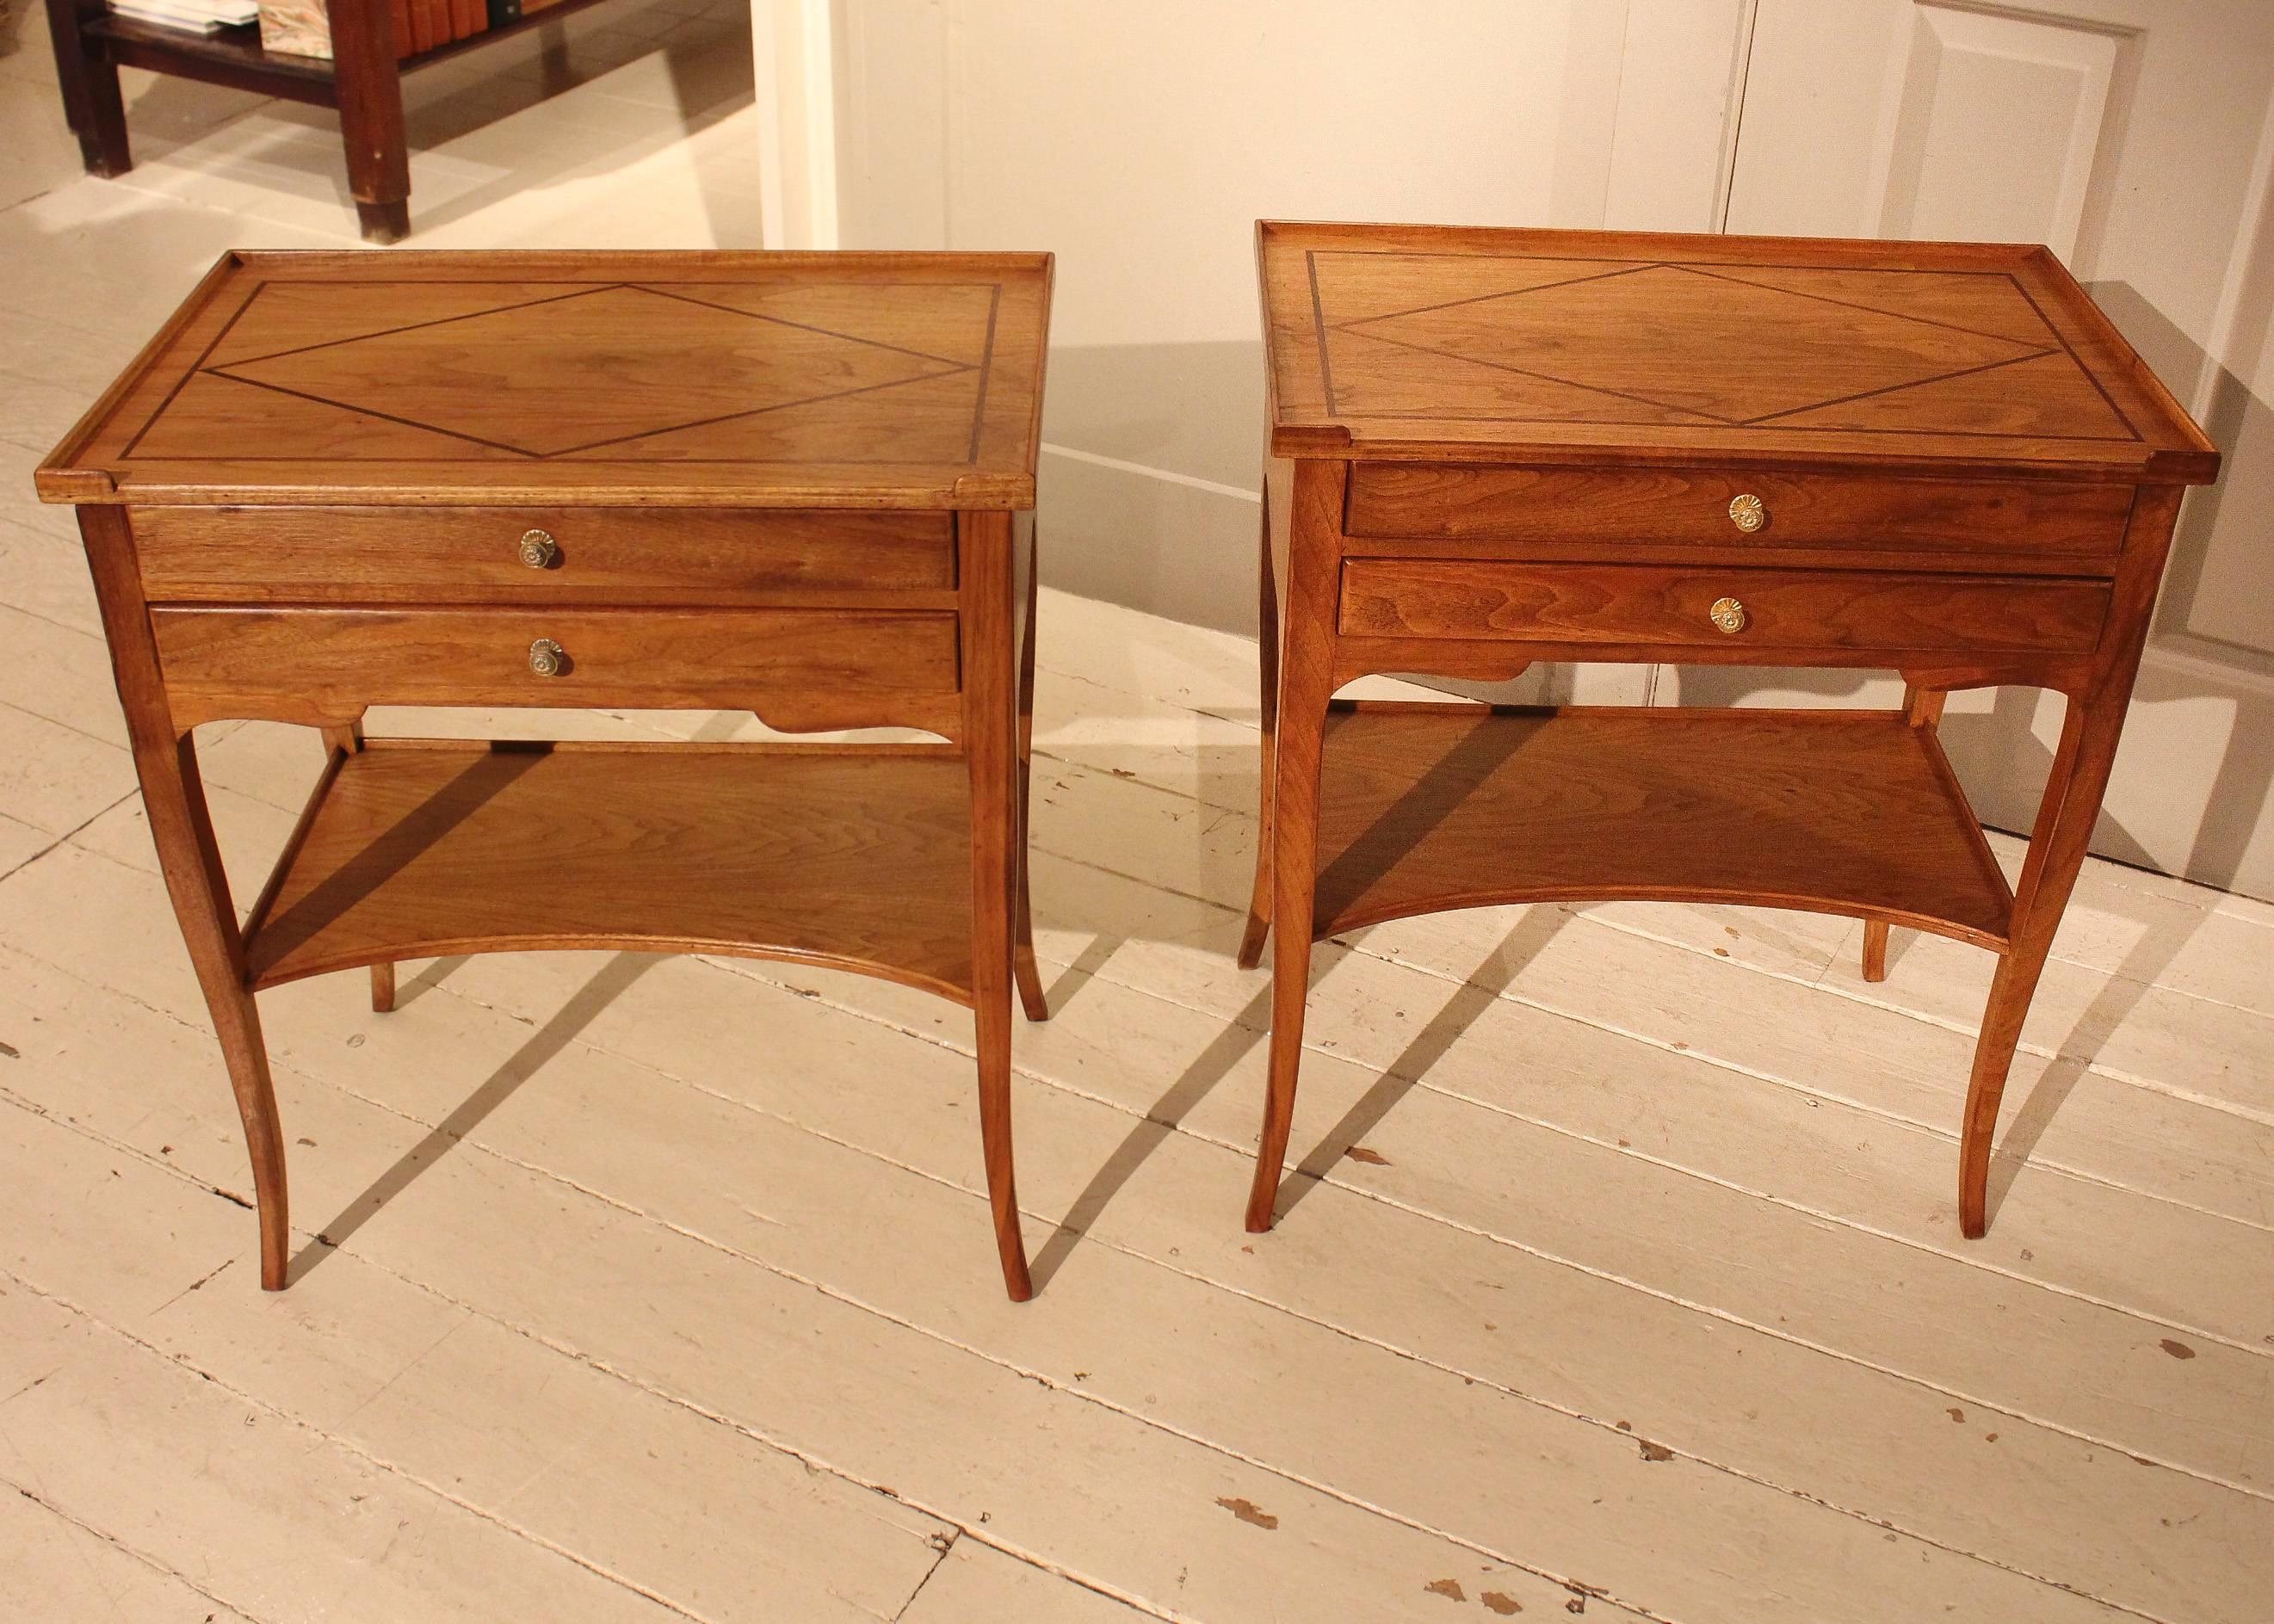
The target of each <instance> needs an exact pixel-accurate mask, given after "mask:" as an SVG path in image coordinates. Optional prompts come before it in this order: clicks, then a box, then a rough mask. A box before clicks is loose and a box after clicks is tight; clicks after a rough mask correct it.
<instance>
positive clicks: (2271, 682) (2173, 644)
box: [2140, 632, 2274, 699]
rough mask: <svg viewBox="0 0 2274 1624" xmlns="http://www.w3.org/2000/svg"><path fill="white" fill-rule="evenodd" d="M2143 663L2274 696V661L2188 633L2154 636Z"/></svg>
mask: <svg viewBox="0 0 2274 1624" xmlns="http://www.w3.org/2000/svg"><path fill="white" fill-rule="evenodd" d="M2140 664H2141V665H2143V666H2152V667H2153V668H2155V669H2156V670H2157V671H2167V672H2170V673H2173V674H2174V675H2178V676H2184V677H2187V679H2189V680H2192V681H2195V682H2201V683H2203V684H2205V685H2207V686H2208V687H2210V688H2213V689H2214V690H2216V689H2219V688H2228V689H2238V688H2239V689H2240V690H2242V691H2243V692H2245V693H2248V694H2255V695H2259V696H2260V697H2262V698H2265V699H2274V661H2270V660H2269V659H2268V658H2267V657H2266V656H2264V655H2262V654H2258V653H2257V652H2256V651H2255V650H2250V649H2238V648H2234V647H2232V646H2230V645H2229V644H2226V643H2210V642H2207V641H2206V640H2204V639H2202V638H2199V637H2195V636H2191V635H2188V634H2187V633H2185V632H2181V633H2177V634H2174V635H2168V636H2150V638H2149V639H2148V646H2147V647H2146V648H2145V649H2144V650H2142V651H2141V655H2140Z"/></svg>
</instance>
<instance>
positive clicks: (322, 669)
mask: <svg viewBox="0 0 2274 1624" xmlns="http://www.w3.org/2000/svg"><path fill="white" fill-rule="evenodd" d="M150 620H151V624H152V627H153V628H154V631H155V633H156V636H157V643H158V658H159V663H160V665H161V666H162V669H163V671H164V673H165V680H166V695H167V699H168V701H169V703H170V704H171V706H172V708H173V711H174V715H175V718H176V720H177V722H179V723H184V724H187V723H190V722H195V721H203V720H215V719H219V718H231V717H269V718H276V719H279V720H285V721H295V720H307V719H318V718H333V717H338V716H342V715H352V714H354V713H356V712H357V711H360V710H361V709H362V708H363V707H364V706H365V705H384V704H423V705H544V706H559V707H563V708H576V709H593V708H605V707H612V706H624V707H635V708H636V707H652V708H670V707H682V708H689V707H691V708H703V709H708V708H712V707H717V708H719V709H743V708H755V707H754V700H755V698H756V697H757V696H759V695H784V696H796V695H812V696H817V697H820V698H824V699H827V698H829V697H831V696H842V695H848V694H849V695H880V696H889V695H902V696H922V695H953V694H954V693H955V692H956V688H957V680H956V672H957V655H956V617H955V616H954V615H953V613H933V612H928V611H909V612H901V613H892V612H883V611H879V612H873V613H872V612H868V611H844V610H819V609H550V610H521V609H420V610H410V609H404V610H395V609H307V608H292V609H265V608H244V607H231V608H218V607H217V608H211V609H206V608H188V607H159V608H154V609H153V610H152V611H151V614H150ZM541 644H549V645H552V647H553V648H557V649H558V650H559V652H558V653H557V654H553V653H551V652H550V650H543V649H541V648H540V645H541ZM872 709H873V710H874V713H875V714H877V715H878V716H880V717H885V718H888V719H900V713H898V712H895V711H893V710H892V707H889V706H885V707H881V708H872ZM864 714H865V713H864ZM829 725H841V726H851V725H853V724H851V723H842V724H829ZM916 725H919V726H921V725H922V724H921V723H919V724H916Z"/></svg>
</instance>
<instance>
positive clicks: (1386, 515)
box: [1346, 462, 2132, 573]
mask: <svg viewBox="0 0 2274 1624" xmlns="http://www.w3.org/2000/svg"><path fill="white" fill-rule="evenodd" d="M1747 497H1751V498H1752V499H1753V500H1752V501H1751V502H1750V503H1748V502H1746V501H1745V500H1743V499H1745V498H1747ZM1732 504H1736V514H1737V515H1738V516H1737V517H1733V516H1732ZM2131 511H2132V487H2131V486H2130V485H2059V484H2047V483H2041V482H2032V481H2025V480H2014V481H2011V482H2008V483H2005V484H1980V483H1973V482H1968V481H1962V480H1953V479H1875V478H1851V477H1841V476H1837V475H1828V474H1826V475H1818V474H1747V473H1736V472H1729V471H1725V470H1712V469H1666V470H1607V471H1596V470H1582V469H1528V468H1465V467H1459V466H1452V465H1435V464H1429V463H1418V462H1361V463H1359V464H1357V465H1356V466H1354V467H1353V468H1352V470H1351V477H1350V509H1349V514H1348V517H1347V521H1346V528H1347V530H1348V531H1349V533H1350V534H1351V535H1352V536H1366V537H1385V538H1390V537H1417V538H1442V539H1447V540H1477V541H1498V542H1507V543H1510V544H1514V545H1523V544H1525V543H1539V544H1550V545H1553V544H1557V543H1594V542H1629V543H1638V544H1645V545H1647V544H1653V543H1655V544H1671V545H1712V546H1716V547H1742V548H1747V549H1751V548H1756V547H1758V548H1764V549H1767V548H1777V547H1787V548H1821V547H1839V548H1853V549H1856V550H1858V551H1863V552H1888V553H1951V554H1954V555H1958V556H1955V557H1954V559H1953V563H1954V564H1960V563H1961V562H1962V555H1964V554H1966V553H1991V554H1996V553H2019V554H2050V555H2055V556H2059V557H2061V558H2071V559H2076V560H2101V561H2103V562H2106V561H2110V560H2114V558H2115V557H2116V555H2117V553H2118V552H2119V551H2120V549H2121V547H2122V545H2123V540H2124V525H2125V521H2126V520H2127V517H2128V516H2129V515H2130V514H2131ZM1754 517H1757V518H1758V524H1757V525H1756V526H1755V528H1752V529H1750V530H1749V529H1746V528H1744V527H1743V524H1741V523H1740V522H1739V521H1740V518H1747V519H1748V520H1750V519H1751V518H1754ZM1937 567H1938V568H1939V567H1940V565H1939V563H1938V565H1937ZM2079 573H2089V568H2080V570H2079Z"/></svg>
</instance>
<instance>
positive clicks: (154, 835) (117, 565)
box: [79, 506, 291, 1291]
mask: <svg viewBox="0 0 2274 1624" xmlns="http://www.w3.org/2000/svg"><path fill="white" fill-rule="evenodd" d="M79 534H80V535H81V537H83V538H85V540H86V543H87V568H88V569H89V570H90V571H91V572H92V574H93V575H94V589H95V598H96V601H97V603H98V604H99V605H100V607H101V610H102V625H103V630H104V631H105V632H106V633H107V634H108V635H109V640H110V659H111V669H112V672H113V674H114V675H116V677H117V681H118V702H119V704H120V706H121V707H122V708H123V709H124V711H125V714H126V732H127V737H128V739H129V741H130V742H131V743H132V747H133V751H134V771H135V773H136V776H137V777H138V778H139V779H140V780H141V785H142V806H143V810H144V812H145V813H146V814H147V816H148V817H149V820H150V837H151V839H152V841H153V843H154V845H155V846H157V849H158V866H159V868H161V870H162V871H163V873H164V875H165V877H166V891H167V894H168V895H169V896H170V897H171V898H173V904H174V915H175V917H176V918H177V920H179V921H180V922H181V927H182V936H183V939H184V941H185V942H186V943H187V944H189V949H190V961H191V964H192V966H193V967H194V968H195V969H196V971H197V977H198V986H199V988H200V990H201V991H203V992H204V994H205V998H206V1007H207V1009H208V1010H209V1011H212V1014H213V1022H214V1034H215V1036H216V1037H218V1038H219V1039H220V1040H221V1050H222V1060H223V1061H224V1062H225V1063H226V1064H227V1065H228V1067H229V1080H230V1087H231V1088H232V1089H233V1090H234V1091H235V1092H236V1094H237V1116H239V1118H240V1119H241V1120H242V1121H243V1122H244V1124H245V1152H246V1154H247V1156H248V1157H249V1158H250V1160H251V1162H252V1192H253V1198H254V1200H255V1202H256V1204H257V1206H258V1208H259V1211H260V1284H261V1286H262V1288H263V1289H267V1290H269V1291H281V1290H282V1289H284V1267H285V1263H286V1260H287V1258H288V1256H289V1252H290V1241H291V1227H290V1214H289V1212H288V1209H287V1207H286V1200H285V1189H284V1135H283V1130H282V1127H281V1126H280V1125H279V1124H278V1123H277V1119H276V1093H275V1087H274V1086H273V1085H272V1084H271V1083H270V1081H269V1077H268V1049H267V1043H266V1042H265V1041H263V1039H262V1037H261V1033H260V1014H259V1012H258V1011H256V1010H255V1009H254V1008H253V1004H252V989H251V988H250V986H249V985H248V982H247V977H246V975H245V947H244V943H243V941H242V939H241V938H240V937H239V936H238V935H237V908H236V906H235V904H234V903H232V902H231V901H230V894H229V878H228V876H227V875H226V874H225V873H224V872H223V871H222V863H221V852H220V850H219V848H218V847H217V846H215V843H214V832H213V820H212V818H211V817H210V816H208V814H207V809H206V796H205V786H204V784H203V782H202V780H201V779H200V778H199V776H198V757H197V745H196V743H195V742H194V741H193V740H192V737H191V735H190V734H189V733H188V732H187V731H185V730H182V729H177V727H176V726H174V721H173V716H172V711H171V710H170V708H169V705H168V704H167V701H166V688H165V683H164V680H163V679H162V676H161V675H160V672H159V667H158V650H157V644H156V643H155V641H154V638H153V636H152V635H151V630H150V618H149V614H148V613H147V611H146V610H145V609H144V608H143V605H142V595H141V585H140V582H139V579H138V578H137V573H136V569H135V563H134V553H133V541H132V538H131V536H130V534H129V531H128V529H127V522H126V515H125V514H124V512H123V511H122V510H121V509H119V508H109V507H94V506H88V507H83V508H80V509H79Z"/></svg>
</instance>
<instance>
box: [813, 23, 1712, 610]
mask: <svg viewBox="0 0 2274 1624" xmlns="http://www.w3.org/2000/svg"><path fill="white" fill-rule="evenodd" d="M1739 10H1740V0H1635V4H1632V5H1628V4H1621V3H1620V0H1428V3H1427V4H1387V3H1385V0H1305V4H1268V3H1266V0H1148V4H1143V5H1111V6H1108V5H1104V4H1092V3H1085V0H1072V3H1069V0H839V4H838V8H837V11H836V19H837V23H838V37H839V41H840V64H839V71H838V79H837V89H838V96H839V103H838V117H837V119H836V129H835V140H836V143H837V157H838V163H839V169H840V181H841V185H840V199H839V232H840V242H841V243H842V244H843V245H844V246H847V247H952V248H1049V249H1050V250H1052V251H1054V252H1056V253H1057V254H1058V288H1057V297H1056V303H1055V307H1054V310H1053V314H1052V320H1051V334H1050V337H1051V355H1050V389H1049V395H1048V397H1047V405H1046V408H1045V410H1046V414H1047V415H1046V417H1045V420H1044V438H1045V440H1047V442H1048V446H1049V449H1048V450H1047V451H1046V453H1045V456H1044V463H1043V507H1042V513H1043V523H1044V526H1045V530H1044V548H1045V562H1044V565H1043V573H1044V578H1045V579H1046V580H1048V581H1050V583H1053V584H1056V585H1061V586H1065V587H1068V588H1070V589H1072V590H1077V591H1081V592H1085V593H1088V594H1091V595H1093V596H1099V597H1105V598H1113V599H1116V600H1118V601H1120V602H1124V603H1131V604H1135V605H1140V606H1142V607H1145V608H1148V609H1152V610H1155V611H1156V612H1159V613H1166V614H1171V615H1174V616H1177V617H1178V618H1181V619H1185V620H1193V621H1198V622H1200V623H1202V624H1206V625H1211V626H1218V627H1224V628H1230V629H1235V630H1241V631H1249V630H1252V629H1253V625H1254V611H1253V604H1254V533H1255V524H1256V506H1255V497H1254V492H1255V491H1256V490H1257V488H1258V474H1259V467H1260V462H1261V447H1262V432H1261V425H1262V410H1263V401H1262V363H1261V349H1260V345H1259V341H1258V338H1257V324H1256V297H1255V268H1254V249H1253V237H1254V222H1255V221H1256V220H1257V219H1258V218H1261V217H1263V216H1276V217H1280V218H1292V219H1302V218H1314V219H1348V220H1369V219H1370V220H1428V221H1444V222H1473V223H1478V224H1541V223H1570V224H1585V225H1600V224H1602V223H1603V222H1604V221H1605V219H1606V216H1607V212H1608V211H1612V210H1623V211H1625V212H1626V213H1627V214H1629V215H1633V214H1654V215H1655V216H1656V219H1655V222H1657V223H1665V224H1669V225H1684V224H1686V225H1690V226H1693V227H1698V228H1702V227H1704V226H1706V224H1707V223H1709V222H1708V219H1707V216H1708V214H1710V212H1711V211H1712V209H1713V204H1714V192H1715V186H1716V184H1717V179H1718V175H1719V171H1720V167H1721V165H1720V149H1721V118H1722V109H1723V106H1724V103H1725V101H1726V96H1727V90H1728V76H1729V70H1730V66H1731V63H1732V42H1733V41H1734V39H1735V23H1736V17H1737V15H1738V12H1739ZM1630 18H1634V19H1643V18H1657V19H1663V24H1664V26H1660V25H1659V24H1657V23H1653V25H1652V26H1647V27H1644V26H1638V24H1636V23H1631V22H1630ZM1630 32H1631V33H1633V34H1635V35H1637V36H1638V41H1646V42H1638V45H1637V46H1636V48H1635V49H1634V52H1633V55H1634V57H1635V59H1636V60H1635V62H1634V63H1633V64H1629V63H1628V62H1627V58H1628V55H1629V52H1628V49H1627V45H1626V41H1627V38H1628V35H1629V34H1630ZM1701 42H1702V43H1703V45H1704V48H1705V49H1704V64H1703V67H1702V69H1701V67H1700V65H1699V59H1698V54H1697V52H1698V47H1699V45H1700V43H1701ZM1627 66H1630V67H1631V68H1632V70H1633V71H1632V72H1631V73H1629V74H1625V75H1623V67H1627ZM1623 77H1626V78H1628V79H1630V80H1638V81H1639V83H1630V85H1629V88H1630V90H1632V91H1633V92H1634V93H1635V94H1644V95H1647V96H1650V97H1652V98H1653V100H1654V101H1655V102H1660V103H1663V104H1665V107H1666V112H1665V116H1664V117H1659V118H1656V119H1653V120H1652V121H1649V122H1648V124H1635V123H1634V121H1629V125H1630V127H1629V128H1627V130H1626V133H1625V138H1624V141H1623V145H1622V143H1621V142H1620V141H1619V140H1618V139H1615V134H1616V132H1618V130H1619V129H1620V127H1621V126H1620V124H1619V121H1618V119H1617V117H1616V114H1617V103H1618V97H1619V94H1620V91H1621V86H1622V79H1623ZM1638 132H1641V133H1638ZM1669 157H1671V158H1672V160H1673V161H1672V162H1669V161H1668V159H1669ZM1620 223H1637V222H1635V221H1633V220H1623V221H1621V222H1620Z"/></svg>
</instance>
